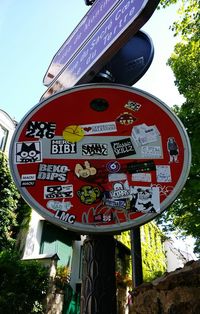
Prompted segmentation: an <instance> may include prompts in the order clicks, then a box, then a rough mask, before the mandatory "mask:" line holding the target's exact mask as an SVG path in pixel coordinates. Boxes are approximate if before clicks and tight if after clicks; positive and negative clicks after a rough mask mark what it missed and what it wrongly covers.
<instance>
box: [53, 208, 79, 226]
mask: <svg viewBox="0 0 200 314" xmlns="http://www.w3.org/2000/svg"><path fill="white" fill-rule="evenodd" d="M54 217H55V218H57V219H60V220H62V221H65V222H67V223H69V224H74V223H75V221H76V216H75V215H70V214H69V213H66V211H63V210H58V211H57V212H56V214H55V215H54Z"/></svg>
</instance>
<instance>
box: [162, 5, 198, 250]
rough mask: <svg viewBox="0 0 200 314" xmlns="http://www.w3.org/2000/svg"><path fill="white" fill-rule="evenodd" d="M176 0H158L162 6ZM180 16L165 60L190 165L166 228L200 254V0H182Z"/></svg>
mask: <svg viewBox="0 0 200 314" xmlns="http://www.w3.org/2000/svg"><path fill="white" fill-rule="evenodd" d="M174 2H175V1H170V0H169V1H164V0H163V1H161V4H162V5H163V6H165V5H169V4H172V3H174ZM178 3H180V4H181V5H180V9H179V15H180V19H179V20H178V21H176V22H175V23H174V24H173V27H172V29H173V31H174V33H175V35H179V36H180V42H179V43H178V44H177V45H176V46H175V48H174V52H173V53H172V55H171V57H170V58H169V60H168V65H169V66H170V67H171V68H172V70H173V72H174V75H175V78H176V81H175V85H176V86H177V88H178V90H179V92H180V94H182V95H183V96H184V97H185V99H186V100H185V102H184V104H183V105H182V106H181V107H180V108H179V107H177V106H174V111H175V113H176V114H177V115H178V117H179V118H180V119H181V121H182V122H183V124H184V126H185V128H186V130H187V133H188V136H189V138H190V142H191V150H192V165H191V170H190V174H189V178H188V180H187V182H186V184H185V187H184V189H183V190H182V192H181V194H180V195H179V196H178V198H177V199H176V201H175V202H174V204H173V206H172V207H171V208H169V209H168V210H167V212H165V213H164V214H163V215H162V217H161V218H160V219H159V220H160V221H161V220H162V221H164V225H165V229H166V230H174V229H175V228H176V230H179V232H180V233H181V234H182V235H192V236H193V237H194V238H195V239H196V247H195V252H196V253H197V252H198V253H200V158H199V152H200V141H199V138H200V123H199V121H200V2H199V1H196V0H188V1H184V0H181V1H179V2H178Z"/></svg>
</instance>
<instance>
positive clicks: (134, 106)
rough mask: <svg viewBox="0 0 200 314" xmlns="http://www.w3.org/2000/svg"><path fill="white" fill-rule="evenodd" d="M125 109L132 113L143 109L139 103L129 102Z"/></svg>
mask: <svg viewBox="0 0 200 314" xmlns="http://www.w3.org/2000/svg"><path fill="white" fill-rule="evenodd" d="M124 107H125V108H127V109H129V110H132V111H139V109H140V108H141V105H140V104H139V103H137V102H134V101H131V100H129V101H128V103H127V104H126V105H125V106H124Z"/></svg>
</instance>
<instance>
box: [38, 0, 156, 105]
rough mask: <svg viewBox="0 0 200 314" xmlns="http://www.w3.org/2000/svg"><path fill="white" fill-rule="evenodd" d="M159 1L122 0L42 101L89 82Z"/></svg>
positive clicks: (93, 33) (64, 69)
mask: <svg viewBox="0 0 200 314" xmlns="http://www.w3.org/2000/svg"><path fill="white" fill-rule="evenodd" d="M159 2H160V1H159V0H151V1H149V0H142V1H141V0H121V1H118V3H117V4H116V5H115V6H114V7H113V8H112V10H111V11H110V12H109V14H108V15H107V16H106V18H105V19H104V20H103V21H102V22H101V23H100V24H99V25H98V28H96V29H95V32H92V33H91V36H89V37H88V39H87V40H86V41H85V42H84V45H82V46H81V47H82V48H81V49H80V50H77V52H76V53H75V54H74V55H73V56H72V58H71V59H70V60H69V62H67V63H66V64H65V66H64V67H62V70H61V71H60V72H59V74H57V76H56V77H55V78H54V79H53V81H52V83H51V84H50V85H49V87H48V89H47V91H46V92H45V93H44V94H43V95H42V97H41V99H42V100H43V99H46V98H48V97H49V96H51V95H53V94H55V93H57V92H60V91H61V90H63V89H66V88H70V87H72V86H74V85H78V84H79V85H80V84H85V83H88V82H91V80H92V78H93V77H94V76H95V75H96V74H97V73H98V72H99V71H100V70H101V68H102V67H103V66H105V64H106V63H107V62H108V61H109V60H110V59H111V58H112V56H113V55H114V54H116V52H117V51H118V50H119V49H120V48H121V47H122V46H123V45H124V44H125V43H126V42H127V41H128V40H129V39H130V38H131V37H132V36H133V35H134V34H135V33H136V32H137V31H138V30H139V29H140V28H141V27H142V26H143V25H144V24H145V23H146V22H147V20H148V19H149V18H150V17H151V15H152V14H153V12H154V10H155V9H156V7H157V5H158V3H159Z"/></svg>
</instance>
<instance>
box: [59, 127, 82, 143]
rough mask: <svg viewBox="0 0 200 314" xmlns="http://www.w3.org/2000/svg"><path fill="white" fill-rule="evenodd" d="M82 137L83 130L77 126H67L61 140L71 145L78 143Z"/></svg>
mask: <svg viewBox="0 0 200 314" xmlns="http://www.w3.org/2000/svg"><path fill="white" fill-rule="evenodd" d="M83 137H84V130H83V129H82V128H81V127H80V126H79V125H69V126H67V127H66V128H65V129H64V131H63V138H64V139H65V140H66V141H68V142H71V143H75V142H79V141H80V140H82V138H83Z"/></svg>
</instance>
